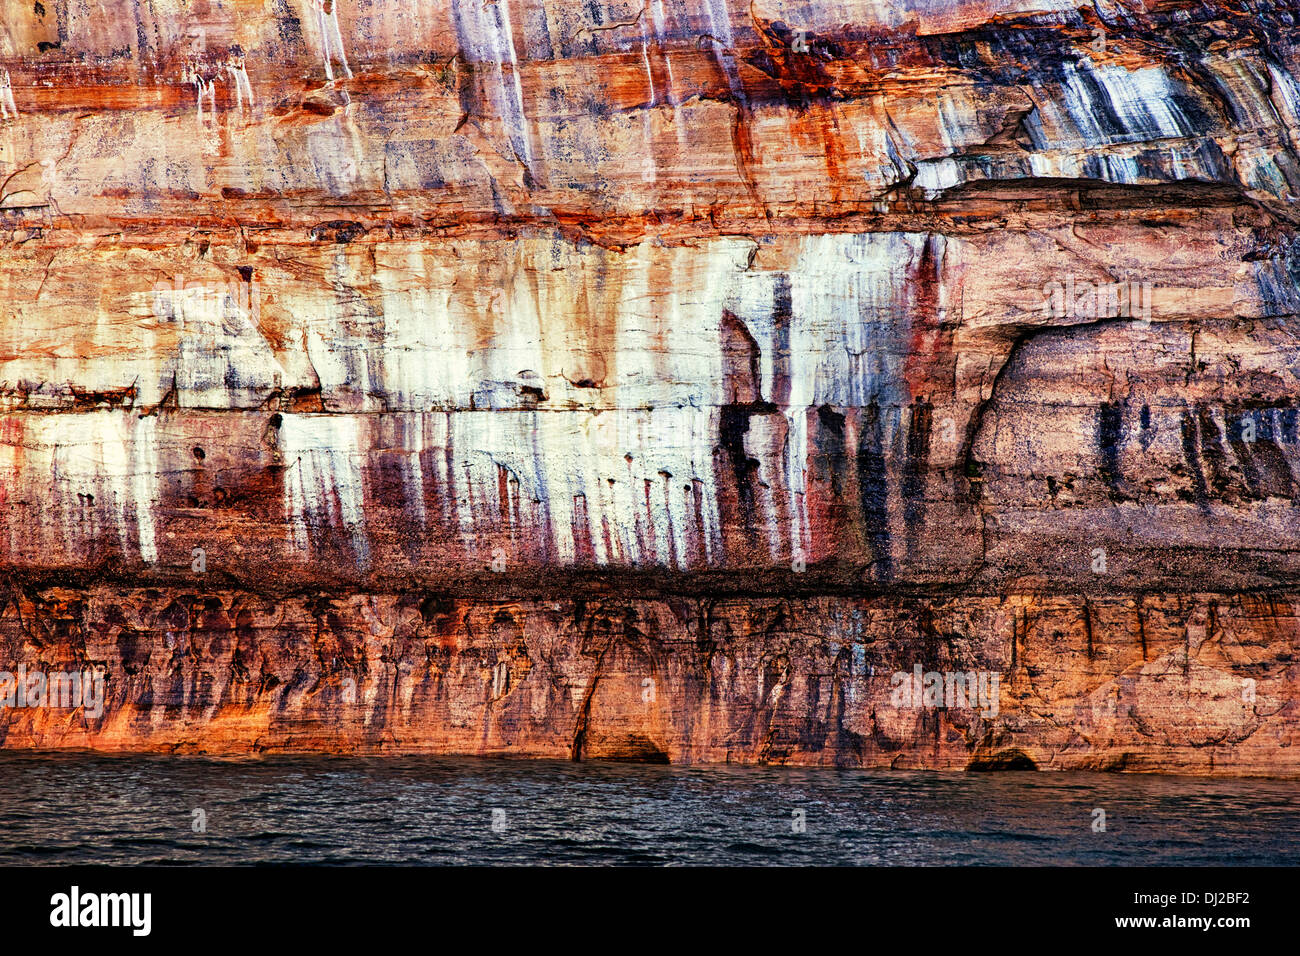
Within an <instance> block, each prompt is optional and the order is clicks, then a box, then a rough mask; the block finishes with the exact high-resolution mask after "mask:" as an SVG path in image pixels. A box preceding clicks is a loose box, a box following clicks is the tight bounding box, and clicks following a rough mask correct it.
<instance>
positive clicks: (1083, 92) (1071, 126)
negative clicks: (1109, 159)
mask: <svg viewBox="0 0 1300 956" xmlns="http://www.w3.org/2000/svg"><path fill="white" fill-rule="evenodd" d="M1061 69H1062V74H1063V78H1064V79H1063V82H1061V83H1060V84H1053V85H1049V86H1045V87H1040V88H1038V90H1037V94H1038V96H1037V109H1036V110H1035V111H1034V112H1032V113H1030V114H1029V115H1028V116H1027V117H1026V118H1025V128H1026V130H1027V131H1028V132H1029V135H1030V138H1031V139H1032V140H1033V143H1034V146H1035V147H1036V148H1037V149H1042V150H1045V149H1060V148H1071V149H1081V148H1089V147H1096V146H1106V145H1112V144H1116V143H1131V142H1142V141H1150V140H1153V139H1162V138H1177V137H1183V136H1186V135H1188V132H1189V131H1190V130H1191V129H1192V124H1191V123H1190V122H1189V121H1188V119H1187V117H1186V116H1185V115H1183V111H1182V109H1181V108H1180V107H1179V105H1178V103H1177V100H1176V98H1175V91H1174V86H1173V82H1172V81H1171V79H1170V77H1169V75H1168V74H1167V73H1165V71H1164V70H1162V69H1160V68H1159V67H1146V68H1144V69H1140V70H1132V71H1130V70H1125V69H1124V68H1122V67H1118V66H1109V65H1103V66H1097V65H1094V64H1093V63H1092V62H1091V61H1090V60H1088V59H1086V58H1085V59H1083V60H1081V61H1080V62H1079V63H1078V64H1077V65H1076V64H1073V63H1068V62H1067V63H1063V64H1062V67H1061Z"/></svg>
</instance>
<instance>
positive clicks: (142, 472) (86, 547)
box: [0, 410, 159, 564]
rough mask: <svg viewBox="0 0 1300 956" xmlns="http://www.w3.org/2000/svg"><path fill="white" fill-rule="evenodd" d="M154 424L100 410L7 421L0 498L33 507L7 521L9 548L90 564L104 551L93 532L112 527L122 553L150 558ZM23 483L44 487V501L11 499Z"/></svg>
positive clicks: (153, 549)
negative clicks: (28, 517)
mask: <svg viewBox="0 0 1300 956" xmlns="http://www.w3.org/2000/svg"><path fill="white" fill-rule="evenodd" d="M155 426H156V422H155V421H154V420H153V419H151V418H150V419H141V418H139V417H138V416H135V415H130V416H125V415H122V414H121V413H119V412H114V411H107V410H105V411H98V412H89V413H84V414H78V415H43V416H29V417H25V418H24V419H23V421H22V422H21V423H18V422H14V421H12V420H11V421H10V422H7V423H6V427H5V430H4V433H3V443H2V444H0V501H3V502H5V504H6V505H7V506H8V507H10V508H15V507H18V506H26V507H28V508H33V520H32V521H30V522H18V521H13V522H9V528H10V532H9V541H8V542H7V544H8V550H9V553H10V554H14V553H21V554H24V555H30V556H32V557H33V558H35V559H36V560H37V561H40V559H41V558H42V557H43V558H44V559H45V561H46V562H47V563H50V564H62V563H64V562H66V561H68V560H80V561H84V562H86V563H91V562H98V561H100V560H103V559H104V558H105V557H106V556H107V555H105V554H104V553H103V552H102V550H98V549H100V548H102V545H103V543H104V542H103V541H102V539H101V538H100V534H101V532H103V531H106V530H109V531H111V530H116V532H117V536H118V540H117V545H118V546H119V547H120V548H121V553H122V554H124V555H126V556H128V558H134V557H137V556H138V558H139V560H141V561H144V562H147V563H152V562H155V561H157V560H158V549H157V543H156V541H155V529H154V514H153V508H154V505H155V503H156V501H157V497H158V487H157V475H158V473H159V461H158V448H157V443H156V441H155V438H154V435H155ZM31 488H41V489H42V490H45V489H48V493H49V497H48V499H46V502H47V503H43V504H41V505H40V506H39V507H38V508H34V507H33V504H34V503H32V502H28V501H22V500H18V498H19V496H22V495H23V494H25V491H24V489H31ZM132 529H134V532H135V533H134V537H132V535H131V530H132ZM19 534H21V538H20V537H18V535H19Z"/></svg>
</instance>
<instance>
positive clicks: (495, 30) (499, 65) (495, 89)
mask: <svg viewBox="0 0 1300 956" xmlns="http://www.w3.org/2000/svg"><path fill="white" fill-rule="evenodd" d="M453 9H454V11H455V12H454V14H453V18H454V20H455V23H456V36H457V39H458V40H459V41H460V49H461V50H462V51H463V52H464V53H465V55H466V56H467V57H468V58H469V59H470V61H471V62H476V63H492V64H494V70H493V77H492V80H491V83H490V91H489V95H490V96H491V99H492V106H493V108H494V109H495V110H496V114H497V116H499V117H500V118H501V121H502V123H503V124H504V125H505V129H506V135H507V137H508V138H509V140H510V146H511V148H512V149H513V150H514V154H515V158H516V159H518V160H519V161H520V162H521V163H523V164H524V165H525V166H527V167H528V168H530V169H531V168H532V166H533V146H532V134H531V132H530V130H529V125H528V116H527V114H526V113H525V110H524V91H523V84H522V82H521V80H520V78H519V63H518V60H517V58H516V56H515V37H514V28H513V26H512V25H511V22H510V10H509V6H508V4H506V3H505V2H501V3H491V4H487V3H481V2H479V0H453ZM506 64H509V67H510V69H509V74H510V75H509V76H508V77H507V76H506V72H507V71H506V69H505V66H506Z"/></svg>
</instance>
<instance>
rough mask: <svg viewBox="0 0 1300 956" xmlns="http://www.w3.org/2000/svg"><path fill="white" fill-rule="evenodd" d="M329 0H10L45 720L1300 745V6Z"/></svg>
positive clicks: (1256, 757)
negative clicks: (61, 677) (985, 695)
mask: <svg viewBox="0 0 1300 956" xmlns="http://www.w3.org/2000/svg"><path fill="white" fill-rule="evenodd" d="M329 6H330V7H331V9H330V11H329V12H326V11H325V10H324V9H323V8H318V7H316V6H315V5H314V4H313V3H312V2H309V0H237V2H224V3H217V2H203V0H193V2H181V0H150V2H143V0H130V2H127V3H123V4H120V5H119V9H116V10H114V11H113V12H108V11H107V10H106V9H105V8H103V7H101V5H97V4H91V3H87V2H84V0H53V2H43V3H38V4H32V3H28V2H25V0H24V2H18V0H0V67H2V68H3V69H5V70H7V71H8V76H9V77H10V83H11V88H12V96H13V105H12V108H10V107H9V106H8V104H7V101H6V100H5V99H4V95H3V89H2V88H0V103H5V105H6V112H5V115H4V117H3V118H2V119H0V310H2V311H0V571H2V572H3V575H4V582H3V583H4V595H5V597H4V600H5V601H6V604H5V605H4V607H5V610H4V612H3V614H0V622H2V630H3V636H2V637H0V646H3V648H4V653H5V655H6V656H5V657H4V659H3V660H0V669H3V668H5V667H9V668H10V669H11V670H12V669H15V668H16V667H17V666H18V665H19V664H22V665H23V666H24V667H27V668H31V669H39V668H45V669H47V670H58V669H62V668H70V667H73V666H74V665H78V666H81V665H84V666H90V664H91V662H94V663H96V664H97V665H102V666H103V667H105V668H106V669H107V675H108V681H107V687H108V688H109V690H108V695H107V699H106V708H107V709H106V711H105V713H104V714H103V715H100V716H98V717H94V718H90V717H87V716H86V715H85V714H80V715H76V714H68V713H65V712H60V711H57V710H51V711H49V712H48V713H46V712H40V711H34V710H30V709H28V710H23V709H20V708H15V707H9V708H6V709H5V710H3V711H0V733H3V734H4V741H5V745H6V746H14V747H82V746H89V747H105V748H112V749H171V748H176V749H182V750H195V749H201V750H218V751H222V752H239V751H244V750H252V749H279V748H289V749H297V748H304V749H326V750H333V749H343V750H352V749H361V750H375V749H377V750H402V749H413V750H420V751H438V752H492V753H497V752H519V753H529V754H550V755H554V754H559V753H569V754H572V755H575V756H599V755H602V754H603V755H613V756H632V757H635V756H636V755H637V754H641V755H642V756H643V758H644V759H661V758H663V759H670V760H674V761H703V760H728V759H730V760H742V761H791V762H811V763H834V764H840V765H853V764H865V765H872V766H876V765H897V766H943V767H958V766H966V765H968V764H970V763H971V762H972V761H973V762H975V763H976V764H980V763H981V762H988V761H990V760H993V761H994V762H996V760H994V758H995V757H996V755H997V754H999V753H1009V752H1013V751H1014V752H1016V753H1019V754H1022V755H1026V757H1027V759H1031V760H1032V761H1033V762H1034V763H1035V764H1037V765H1039V766H1051V767H1085V766H1086V767H1106V768H1120V769H1144V770H1159V769H1167V770H1178V771H1190V772H1229V773H1278V774H1293V773H1295V772H1296V767H1295V762H1294V759H1293V758H1292V757H1290V753H1291V751H1290V750H1289V749H1288V748H1289V746H1290V742H1291V734H1292V733H1293V732H1294V728H1295V727H1296V723H1297V707H1298V706H1300V705H1298V704H1297V701H1296V683H1297V680H1298V679H1300V673H1298V672H1297V669H1296V664H1295V655H1296V648H1297V641H1298V637H1297V632H1296V629H1295V616H1294V600H1295V598H1294V594H1295V592H1296V588H1297V570H1298V569H1300V567H1298V566H1300V557H1298V555H1297V547H1296V542H1297V540H1298V539H1297V532H1298V531H1300V512H1297V508H1296V504H1295V491H1296V487H1295V484H1296V481H1297V477H1296V476H1297V470H1296V469H1297V466H1298V465H1300V437H1298V429H1300V400H1297V397H1296V395H1297V381H1296V378H1297V375H1298V374H1300V343H1298V342H1297V333H1296V321H1295V320H1296V317H1297V313H1300V242H1298V240H1297V235H1296V220H1297V212H1296V210H1297V208H1298V207H1297V204H1296V199H1297V196H1300V43H1298V42H1297V36H1298V34H1297V27H1296V18H1297V16H1300V7H1297V6H1296V5H1295V4H1294V3H1289V2H1288V3H1256V4H1250V5H1245V6H1231V5H1226V4H1218V3H1210V4H1187V3H1178V2H1154V0H1153V2H1147V3H1132V4H1118V3H1116V4H1110V3H1107V4H1098V5H1095V6H1094V5H1086V6H1076V5H1072V4H1068V3H1051V2H1048V3H1044V2H1038V0H1021V2H1004V0H987V2H983V3H961V2H957V0H941V2H927V3H923V4H922V3H907V4H877V3H866V2H863V3H855V2H847V3H836V4H825V3H814V4H811V5H809V4H785V3H780V2H772V0H762V2H755V3H736V2H731V3H728V2H726V0H647V2H645V3H644V4H641V3H638V2H636V0H631V2H628V3H612V4H611V3H606V4H600V3H589V4H576V3H569V2H567V0H548V2H546V3H541V2H535V0H525V2H515V0H497V2H495V3H486V4H482V3H478V2H477V0H475V2H469V0H452V2H448V3H440V4H434V5H432V6H429V5H423V6H421V5H418V4H401V3H396V2H380V0H369V2H367V0H351V2H349V0H337V2H335V3H333V4H331V5H329ZM336 23H337V30H336V29H335V24H336ZM4 75H5V74H4V73H0V84H2V83H3V77H4ZM329 76H332V77H333V79H332V80H331V79H329ZM502 629H504V630H502ZM498 632H500V633H501V634H505V636H500V635H499V634H498ZM506 632H509V633H508V634H507V633H506ZM493 635H496V636H493ZM593 635H595V636H593ZM498 638H499V639H498ZM123 648H126V649H125V650H124V649H123ZM331 648H332V649H333V650H330V649H331ZM916 664H920V665H922V667H923V669H924V670H926V671H930V670H935V671H965V670H972V671H989V672H997V673H999V674H1000V675H1001V678H1002V679H1001V684H1000V691H999V693H1000V706H999V708H998V713H997V714H996V715H988V716H977V717H975V718H970V717H969V716H968V715H963V714H962V713H961V711H960V708H956V709H949V708H940V707H929V708H924V707H923V708H921V709H920V711H919V712H914V711H913V710H912V709H909V708H907V707H902V708H899V707H898V706H896V705H895V704H892V703H891V684H890V679H891V676H892V675H893V674H895V673H902V672H910V671H911V669H912V668H913V666H914V665H916ZM864 668H865V669H864ZM503 674H504V675H505V676H502V675H503ZM345 679H351V680H354V681H356V682H357V690H356V700H355V702H353V703H347V704H344V703H343V702H342V701H343V698H342V697H341V696H339V695H340V694H341V693H342V690H341V682H342V681H343V680H345ZM645 680H652V681H653V682H654V687H655V688H656V690H655V694H656V697H655V706H654V707H650V708H648V709H647V706H646V704H647V702H646V701H644V700H643V699H642V697H643V688H642V682H643V681H645ZM778 687H779V688H780V690H779V691H778V690H776V688H778ZM774 695H775V696H774ZM1112 705H1113V706H1112ZM1098 707H1100V708H1102V712H1101V716H1099V715H1098V712H1097V710H1096V709H1097V708H1098ZM891 708H892V710H891ZM601 728H604V729H601ZM599 741H604V743H600V742H599Z"/></svg>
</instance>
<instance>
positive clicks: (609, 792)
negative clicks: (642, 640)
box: [0, 754, 1300, 866]
mask: <svg viewBox="0 0 1300 956" xmlns="http://www.w3.org/2000/svg"><path fill="white" fill-rule="evenodd" d="M1298 798H1300V783H1297V782H1287V781H1265V780H1204V779H1189V778H1179V777H1153V776H1121V775H1112V774H1084V773H1070V774H1057V773H1003V774H938V773H918V772H908V773H896V772H885V771H844V770H822V769H815V770H814V769H782V768H766V767H761V768H754V767H750V768H734V767H664V766H641V765H628V764H601V763H583V764H573V763H560V762H534V761H517V760H484V759H450V758H427V759H426V758H385V759H354V758H333V757H272V758H265V759H246V760H210V759H204V758H194V757H184V758H176V757H135V756H132V757H104V756H48V755H15V754H0V863H3V864H15V863H45V864H74V863H155V864H159V863H195V864H246V863H416V864H443V863H478V864H491V863H544V864H605V863H622V864H648V865H668V864H741V865H752V864H763V865H785V864H868V865H869V864H891V865H911V864H923V865H938V864H979V865H986V866H987V865H1008V866H1011V865H1034V864H1066V865H1068V864H1085V865H1098V864H1118V863H1123V864H1135V865H1207V864H1264V865H1268V864H1274V865H1278V864H1289V865H1294V864H1297V863H1300V799H1298ZM1095 808H1100V809H1103V810H1105V812H1106V818H1105V823H1106V829H1105V832H1094V830H1093V822H1094V815H1093V810H1094V809H1095ZM196 809H201V810H203V811H204V812H205V814H206V826H207V830H206V832H201V833H200V832H195V831H194V828H193V827H194V823H195V817H194V814H193V811H194V810H196ZM796 810H798V811H802V812H803V819H804V821H805V824H806V829H805V831H804V832H802V833H796V832H794V830H795V826H794V823H795V820H796V817H795V815H794V811H796ZM493 811H498V812H497V814H496V820H497V827H498V829H497V830H494V829H493V818H494V814H493Z"/></svg>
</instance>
